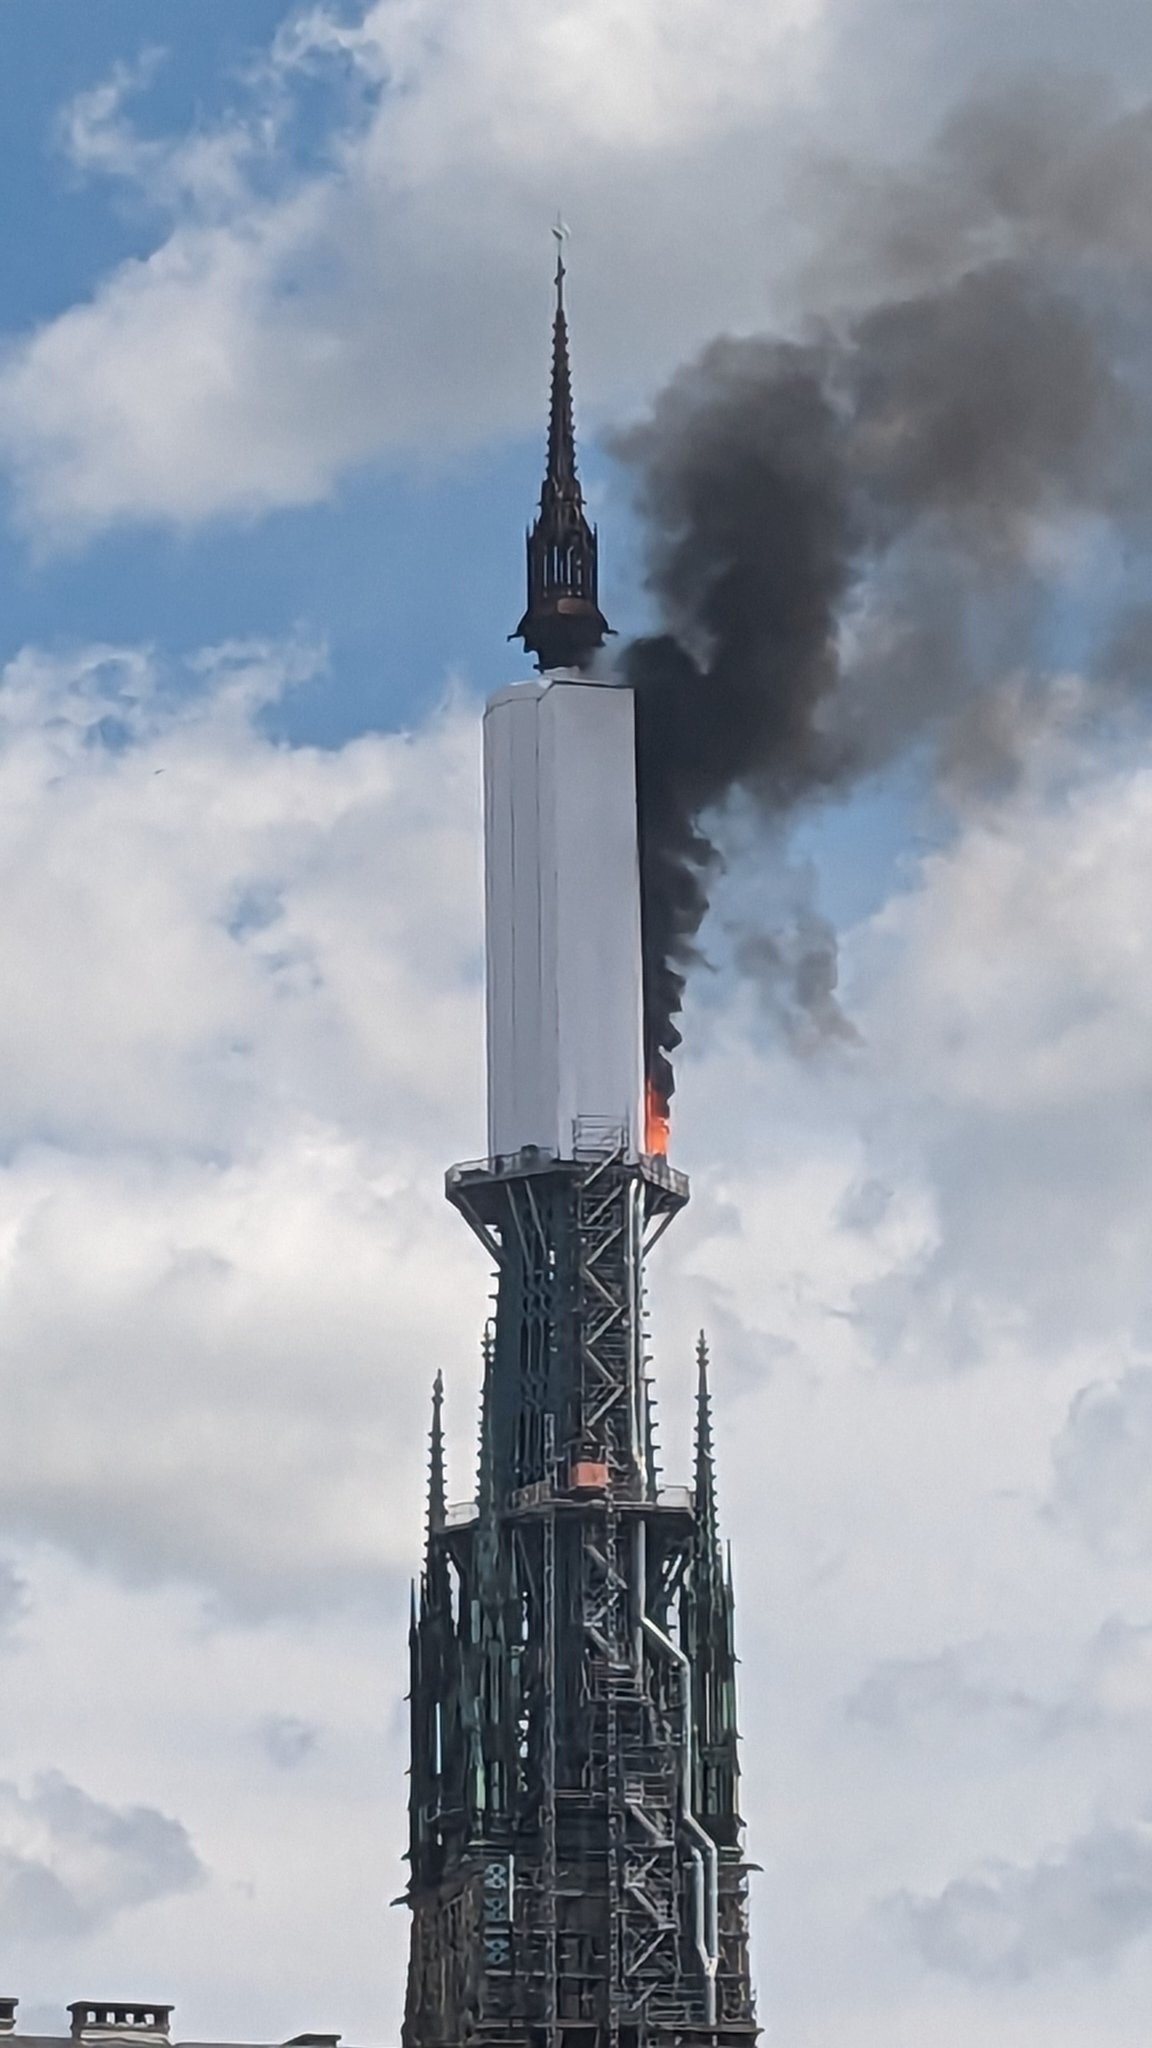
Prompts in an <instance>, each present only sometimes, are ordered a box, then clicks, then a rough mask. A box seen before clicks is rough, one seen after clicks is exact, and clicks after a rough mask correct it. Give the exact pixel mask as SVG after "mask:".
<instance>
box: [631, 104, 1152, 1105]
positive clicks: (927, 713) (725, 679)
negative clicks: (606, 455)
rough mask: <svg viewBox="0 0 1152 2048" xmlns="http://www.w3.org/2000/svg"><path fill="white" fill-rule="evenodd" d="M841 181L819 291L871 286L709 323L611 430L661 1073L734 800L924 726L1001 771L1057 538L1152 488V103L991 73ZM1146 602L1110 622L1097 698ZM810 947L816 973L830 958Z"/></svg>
mask: <svg viewBox="0 0 1152 2048" xmlns="http://www.w3.org/2000/svg"><path fill="white" fill-rule="evenodd" d="M829 190H831V191H832V192H833V193H834V194H836V193H838V194H839V212H840V218H839V221H838V223H837V224H836V225H835V226H834V227H832V228H830V230H829V236H828V253H827V256H826V260H825V262H824V264H823V267H822V271H821V272H820V275H819V282H820V287H821V293H822V296H823V298H824V299H825V300H826V301H829V300H831V299H832V298H834V297H835V295H836V293H837V291H838V290H839V292H840V293H841V295H842V297H852V298H854V300H855V305H854V310H852V311H851V312H850V313H848V314H841V315H840V316H839V317H832V316H830V315H828V314H825V315H824V316H823V318H822V319H821V320H820V321H819V323H817V322H816V321H813V322H812V323H811V325H810V326H809V328H808V329H807V330H806V331H804V332H803V333H802V334H801V335H800V338H798V339H790V340H771V339H763V338H758V339H757V338H754V339H721V340H718V341H715V342H713V343H712V344H711V345H710V346H709V347H708V348H707V349H706V350H705V351H704V353H703V355H702V356H701V357H700V358H699V360H698V361H697V362H695V363H694V364H692V365H691V366H690V367H688V368H687V369H685V370H683V371H681V372H680V373H679V374H678V375H677V376H676V377H675V378H674V379H673V380H672V382H671V383H670V385H669V386H668V387H667V389H666V390H664V391H663V393H662V394H661V395H660V396H659V398H658V399H657V400H656V402H655V405H654V406H653V408H652V411H651V413H650V415H649V417H648V418H647V419H646V420H644V421H643V422H641V423H640V424H639V425H637V426H635V427H633V428H632V429H630V430H628V431H627V432H625V433H622V434H620V435H618V436H617V437H616V439H615V442H614V444H613V452H614V453H615V454H616V455H617V456H618V457H619V458H621V459H622V460H623V462H624V463H625V464H626V465H627V466H628V467H629V469H630V470H631V472H632V476H633V479H634V489H635V498H636V503H637V507H638V510H639V513H640V515H641V519H642V521H643V525H644V531H645V534H646V546H647V561H646V580H647V585H648V588H649V591H650V593H651V595H652V597H653V599H654V601H655V604H656V608H657V610H658V613H659V616H660V619H661V622H662V625H663V630H662V631H660V632H658V633H656V634H653V635H651V636H649V637H646V638H643V639H640V640H636V641H634V642H633V643H632V644H631V645H630V646H629V647H628V648H627V649H626V650H625V653H624V656H623V675H624V679H625V680H626V681H627V682H628V683H630V684H631V686H632V688H633V689H634V690H635V693H636V705H637V730H638V738H637V749H638V772H639V791H640V812H641V843H642V856H641V858H642V883H643V906H644V939H645V972H646V992H645V993H646V1030H647V1051H648V1068H649V1073H650V1075H651V1077H652V1079H653V1081H654V1082H655V1084H656V1086H657V1087H658V1089H659V1090H660V1092H661V1093H662V1094H663V1095H664V1096H665V1097H667V1096H668V1095H669V1094H670V1092H671V1087H672V1071H671V1054H672V1053H673V1051H674V1049H675V1047H676V1046H677V1044H678V1043H679V1032H678V1028H677V1016H678V1013H679V1009H680V1003H681V997H682V993H683V988H684V979H685V975H686V972H687V971H688V969H689V968H690V966H691V964H692V962H693V960H694V959H695V958H696V957H697V943H698V933H699V929H700V925H701V922H702V919H703V917H704V913H705V911H706V909H707V907H708V901H709V892H710V889H711V887H712V885H713V883H714V880H715V877H716V875H717V873H718V872H719V870H720V868H721V867H722V864H723V863H722V859H721V854H720V851H719V847H718V837H719V838H721V839H722V836H723V815H724V810H725V807H726V806H729V805H730V804H731V803H732V800H733V799H739V800H742V801H743V802H744V803H745V804H747V803H751V805H752V806H753V807H756V808H758V809H759V811H760V813H761V814H762V815H763V817H764V818H765V819H766V820H772V821H776V822H777V823H778V822H779V821H780V820H786V819H787V817H788V815H789V814H790V813H791V812H793V811H794V810H795V808H796V807H797V806H798V805H800V804H802V803H805V802H807V801H810V800H812V799H813V798H817V797H819V796H821V795H822V794H823V795H831V794H835V793H836V792H837V791H843V790H845V789H847V788H849V787H851V786H852V785H854V784H855V783H856V782H857V781H858V780H859V779H860V778H862V777H864V776H866V775H869V774H873V773H875V772H877V771H878V770H881V769H883V768H884V767H885V766H887V765H889V764H891V763H892V762H893V761H894V760H895V759H897V758H899V757H902V756H906V755H907V754H908V753H909V752H910V751H911V750H915V749H919V750H921V751H922V752H923V754H924V757H925V760H926V761H927V762H928V763H929V765H931V766H933V767H934V768H935V770H936V772H937V773H940V774H945V775H947V776H948V777H949V778H951V779H952V780H953V781H957V780H962V779H964V778H969V779H971V780H985V781H986V780H987V779H988V778H989V777H990V776H1005V775H1011V774H1012V772H1013V771H1014V768H1015V766H1016V765H1017V764H1018V762H1019V760H1020V758H1021V757H1022V754H1023V751H1024V750H1025V749H1026V746H1027V743H1028V737H1029V733H1030V732H1032V731H1035V729H1036V727H1037V725H1038V724H1041V725H1042V724H1043V721H1044V717H1045V715H1046V705H1047V703H1048V701H1049V699H1050V696H1051V692H1052V686H1053V680H1054V676H1055V673H1056V671H1057V669H1058V668H1059V666H1060V661H1059V660H1058V659H1057V658H1056V656H1055V654H1054V647H1053V631H1054V628H1053V619H1054V616H1055V614H1056V609H1057V605H1058V600H1059V591H1060V585H1061V582H1062V579H1063V578H1064V575H1065V565H1066V563H1067V561H1068V559H1069V554H1070V552H1071V554H1072V555H1075V554H1076V552H1077V549H1079V550H1080V551H1081V552H1083V550H1084V548H1086V547H1087V545H1088V543H1089V541H1092V544H1093V545H1098V544H1099V543H1100V540H1101V536H1110V537H1111V539H1112V540H1113V541H1116V542H1118V543H1121V544H1122V545H1123V546H1125V547H1127V548H1128V550H1129V552H1130V553H1131V550H1132V548H1133V546H1134V545H1135V546H1137V547H1139V548H1143V546H1144V543H1145V540H1146V531H1145V529H1146V524H1147V515H1148V512H1149V509H1150V507H1152V464H1150V462H1149V456H1150V454H1152V433H1150V431H1149V421H1150V413H1152V408H1150V405H1149V396H1150V390H1152V374H1150V356H1152V350H1150V336H1152V289H1150V285H1152V109H1149V108H1138V109H1135V110H1123V109H1120V108H1118V107H1116V106H1114V105H1110V104H1109V103H1108V102H1107V100H1106V98H1105V95H1104V92H1103V89H1102V88H1098V87H1096V86H1093V85H1085V84H1083V83H1075V82H1073V83H1068V82H1064V83H1054V84H1049V85H1047V86H1045V87H1044V88H1043V89H1036V88H1034V89H1031V90H1030V91H1029V92H1028V93H1026V94H1025V93H1016V94H1007V93H1006V94H1002V95H1001V96H1000V97H998V98H997V99H995V100H984V101H983V102H981V103H980V104H978V105H970V106H968V107H966V108H965V109H964V110H963V111H962V112H961V113H959V114H958V115H956V116H955V117H954V118H953V119H952V120H951V122H950V123H949V125H948V127H947V128H946V129H945V130H944V131H943V133H942V134H941V135H940V136H939V138H938V139H937V142H936V144H935V146H934V148H933V150H932V152H931V153H930V155H929V157H928V159H927V160H926V161H925V162H924V163H922V164H921V165H919V166H918V167H917V168H916V169H915V170H914V171H907V170H905V171H902V172H900V173H898V174H892V175H890V176H888V177H887V178H882V177H877V176H872V177H870V178H869V179H867V180H864V179H863V178H862V175H861V174H859V173H855V174H849V173H847V172H846V173H845V174H844V176H843V178H842V179H839V180H838V179H837V177H836V176H835V175H832V174H826V176H825V181H824V191H823V203H824V204H825V205H827V200H828V192H829ZM877 280H879V281H880V289H879V290H877V286H876V281H877ZM869 289H870V291H871V297H870V298H869ZM1089 609H1091V607H1089ZM1148 617H1149V612H1148V609H1147V605H1146V604H1145V607H1144V610H1143V612H1142V613H1141V614H1140V615H1139V616H1138V617H1137V616H1136V614H1133V618H1132V620H1131V621H1130V622H1129V624H1128V626H1127V627H1126V626H1125V623H1124V621H1123V620H1122V619H1118V618H1117V617H1116V616H1112V617H1111V618H1109V619H1108V620H1107V621H1105V620H1104V619H1103V618H1101V619H1100V620H1098V621H1097V622H1096V623H1097V626H1098V628H1099V631H1100V633H1101V634H1103V635H1104V637H1105V638H1106V639H1107V648H1108V652H1107V653H1105V651H1104V650H1103V647H1102V650H1101V654H1100V658H1099V661H1098V664H1097V676H1098V686H1099V692H1100V694H1101V696H1102V697H1103V696H1106V695H1107V694H1108V692H1109V691H1114V690H1115V689H1116V688H1117V687H1118V683H1122V682H1123V681H1126V680H1129V679H1130V677H1131V672H1132V668H1133V660H1132V649H1133V648H1135V649H1138V648H1139V647H1140V645H1141V644H1142V643H1143V642H1144V641H1146V640H1147V638H1148V631H1149V629H1148ZM1125 649H1127V650H1128V654H1127V657H1125V658H1122V656H1123V655H1124V650H1125ZM1118 650H1119V651H1118ZM1056 653H1057V654H1058V650H1056ZM1084 653H1085V650H1084V649H1079V650H1078V658H1079V659H1080V660H1081V661H1083V659H1084ZM1088 653H1089V656H1091V649H1089V650H1088ZM1125 659H1126V661H1127V669H1126V670H1125ZM1089 666H1091V660H1089ZM776 944H777V942H776V941H775V940H774V939H773V938H772V936H771V935H767V936H766V937H765V939H764V941H763V943H759V944H757V943H752V944H751V945H749V944H747V943H746V944H745V945H744V947H743V948H742V952H743V958H744V963H745V964H746V965H750V966H751V967H752V968H753V969H754V970H756V969H757V966H759V968H760V969H762V968H763V967H764V966H765V964H768V965H771V964H772V962H773V959H774V957H775V955H774V952H773V948H774V946H776ZM777 950H778V947H777ZM821 973H822V974H823V976H824V983H823V984H822V987H823V993H824V996H827V995H828V994H830V993H831V991H834V988H835V962H834V956H833V958H832V962H831V966H830V967H829V966H828V965H827V963H826V964H825V966H824V967H823V968H822V969H821ZM829 975H830V976H831V979H830V980H829ZM817 993H819V991H818V992H817ZM822 999H823V998H822ZM825 1007H826V1008H827V1004H825ZM828 1014H829V1015H835V1016H836V1017H838V1016H839V1011H838V1009H837V1008H836V1006H835V1004H834V1002H833V1004H832V1007H831V1010H830V1011H829V1012H828Z"/></svg>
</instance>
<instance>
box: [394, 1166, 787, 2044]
mask: <svg viewBox="0 0 1152 2048" xmlns="http://www.w3.org/2000/svg"><path fill="white" fill-rule="evenodd" d="M575 1152H576V1156H575V1157H574V1158H573V1159H572V1160H565V1161H560V1160H555V1159H552V1158H550V1157H547V1156H544V1155H541V1154H539V1153H536V1152H528V1153H521V1154H519V1155H517V1156H516V1157H514V1158H510V1159H502V1160H497V1161H494V1162H489V1163H486V1164H483V1165H476V1166H470V1167H458V1168H455V1169H453V1171H452V1172H451V1173H450V1174H449V1176H448V1195H449V1199H450V1200H451V1201H452V1202H453V1203H454V1204H455V1206H456V1207H457V1209H458V1210H459V1211H460V1212H461V1214H462V1215H463V1216H464V1217H465V1219H466V1221H467V1222H468V1223H469V1224H470V1226H471V1227H472V1229H473V1230H474V1231H475V1232H476V1234H477V1235H478V1237H479V1238H480V1239H481V1241H482V1242H483V1244H484V1245H485V1247H486V1249H487V1250H488V1252H489V1253H490V1255H491V1256H492V1258H493V1260H494V1262H495V1264H496V1267H497V1272H498V1293H497V1305H496V1316H495V1323H494V1326H493V1328H492V1329H491V1330H490V1331H489V1334H488V1336H487V1338H486V1340H485V1348H484V1391H483V1402H482V1416H481V1429H480V1458H479V1475H478V1477H479V1484H478V1489H477V1499H476V1501H475V1502H474V1503H469V1504H468V1506H467V1507H466V1508H451V1507H449V1506H448V1504H447V1498H446V1489H445V1476H444V1447H443V1432H442V1426H441V1402H442V1392H441V1382H440V1379H439V1377H438V1378H437V1383H436V1390H435V1393H434V1397H433V1424H432V1438H431V1473H430V1484H429V1508H428V1536H427V1551H426V1558H425V1564H424V1569H423V1573H422V1576H421V1580H420V1585H419V1589H418V1593H416V1594H415V1595H414V1599H413V1612H412V1625H411V1656H412V1688H411V1715H412V1775H411V1806H410V1815H411V1833H410V1846H409V1857H410V1863H411V1875H410V1887H409V1894H408V1898H409V1903H410V1905H411V1908H412V1914H413V1924H412V1947H411V1959H410V1965H409V1978H408V2000H407V2011H406V2017H405V2027H404V2042H405V2048H462V2044H464V2043H466V2042H468V2043H485V2044H488V2048H641V2044H653V2048H661V2044H668V2048H671V2044H672V2043H673V2042H675V2043H678V2044H685V2048H705V2044H707V2048H736V2044H737V2043H748V2042H750V2041H752V2040H753V2039H754V2038H755V2035H756V2031H757V2029H756V2023H755V2015H754V2009H753V2000H752V1993H751V1987H750V1981H749V1972H748V1957H747V1927H746V1892H747V1870H748V1865H747V1864H746V1863H745V1861H744V1856H743V1850H742V1830H741V1821H740V1815H739V1809H738V1773H737V1734H736V1717H735V1656H734V1650H733V1637H732V1587H731V1578H730V1573H729V1572H728V1570H727V1569H726V1567H725V1565H724V1562H723V1560H722V1556H721V1551H720V1544H719V1539H718V1534H717V1526H716V1504H715V1485H714V1473H713V1455H712V1437H711V1420H710V1411H709V1396H708V1379H707V1354H706V1351H705V1348H704V1341H703V1338H701V1341H700V1347H699V1353H698V1368H699V1392H698V1411H697V1436H696V1472H695V1487H694V1489H691V1490H690V1489H688V1488H686V1487H685V1488H675V1489H674V1488H662V1487H661V1486H660V1484H659V1479H658V1471H657V1461H656V1453H655V1447H654V1441H653V1426H652V1403H651V1390H650V1384H649V1381H648V1379H647V1376H646V1361H645V1357H644V1348H643V1339H642V1266H643V1258H644V1255H645V1251H646V1250H647V1249H648V1248H649V1247H650V1246H651V1244H652V1243H653V1242H654V1241H655V1238H656V1237H657V1236H658V1235H659V1234H660V1233H661V1232H662V1231H663V1229H664V1228H665V1227H666V1225H667V1224H668V1222H669V1221H671V1219H672V1217H673V1216H674V1215H675V1214H676V1212H677V1211H678V1210H679V1209H680V1208H681V1207H682V1206H683V1204H684V1202H685V1201H686V1200H687V1196H688V1188H687V1182H686V1181H685V1179H684V1177H683V1176H682V1175H680V1174H677V1173H676V1172H674V1171H673V1170H672V1169H671V1168H670V1167H669V1166H668V1165H667V1164H666V1162H665V1161H663V1160H662V1159H656V1158H647V1159H644V1160H643V1161H641V1162H640V1163H636V1162H631V1161H629V1160H628V1158H627V1156H626V1153H625V1150H624V1147H623V1143H622V1142H621V1141H620V1139H619V1137H618V1135H617V1134H616V1133H614V1132H612V1131H610V1130H606V1129H604V1128H600V1129H591V1128H589V1129H586V1130H585V1131H584V1132H583V1134H582V1139H581V1142H579V1143H578V1144H577V1146H576V1148H575Z"/></svg>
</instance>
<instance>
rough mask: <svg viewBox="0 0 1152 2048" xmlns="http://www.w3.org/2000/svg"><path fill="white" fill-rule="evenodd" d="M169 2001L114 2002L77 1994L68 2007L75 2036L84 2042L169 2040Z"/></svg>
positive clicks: (170, 2021) (170, 2014)
mask: <svg viewBox="0 0 1152 2048" xmlns="http://www.w3.org/2000/svg"><path fill="white" fill-rule="evenodd" d="M173 2009H174V2008H173V2007H172V2006H170V2005H153V2004H152V2003H151V2001H149V2003H148V2004H146V2005H138V2004H136V2003H135V2002H134V2001H132V2002H129V2003H127V2004H121V2003H119V2002H117V2003H115V2004H113V2003H111V2002H107V2003H106V2002H105V2001H104V2000H103V1999H94V1998H78V1999H76V2000H75V2001H74V2003H73V2004H72V2005H70V2006H69V2007H68V2011H69V2014H70V2016H71V2020H72V2039H73V2040H74V2041H84V2042H92V2043H95V2042H113V2041H115V2042H123V2041H128V2040H133V2041H140V2042H141V2043H143V2042H158V2043H168V2042H169V2041H170V2040H171V2038H172V2013H173Z"/></svg>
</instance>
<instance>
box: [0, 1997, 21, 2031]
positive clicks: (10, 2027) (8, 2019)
mask: <svg viewBox="0 0 1152 2048" xmlns="http://www.w3.org/2000/svg"><path fill="white" fill-rule="evenodd" d="M19 2003H20V2000H19V1999H18V1998H0V2034H14V2033H15V2032H16V2007H17V2006H18V2005H19Z"/></svg>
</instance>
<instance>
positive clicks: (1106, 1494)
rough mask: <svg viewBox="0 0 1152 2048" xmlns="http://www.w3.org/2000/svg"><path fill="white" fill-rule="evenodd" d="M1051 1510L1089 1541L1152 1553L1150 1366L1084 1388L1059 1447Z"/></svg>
mask: <svg viewBox="0 0 1152 2048" xmlns="http://www.w3.org/2000/svg"><path fill="white" fill-rule="evenodd" d="M1053 1464H1054V1468H1055V1469H1054V1486H1053V1494H1052V1507H1053V1511H1054V1513H1055V1514H1056V1515H1057V1516H1058V1517H1059V1518H1060V1519H1061V1520H1063V1521H1065V1522H1066V1523H1068V1524H1070V1525H1071V1526H1072V1527H1073V1528H1075V1529H1078V1530H1079V1531H1080V1533H1081V1534H1082V1535H1083V1536H1084V1537H1086V1538H1087V1540H1088V1542H1089V1543H1092V1544H1096V1545H1099V1546H1100V1547H1101V1548H1102V1549H1104V1550H1105V1551H1112V1552H1114V1553H1116V1554H1118V1555H1120V1556H1122V1557H1135V1558H1147V1557H1148V1556H1149V1554H1150V1553H1152V1368H1150V1367H1149V1366H1146V1365H1140V1366H1133V1367H1132V1369H1131V1370H1130V1371H1129V1372H1126V1373H1125V1374H1124V1375H1123V1376H1122V1378H1120V1379H1119V1380H1100V1381H1094V1382H1093V1383H1092V1384H1091V1385H1090V1386H1086V1387H1083V1388H1081V1389H1080V1391H1079V1392H1078V1393H1077V1395H1076V1397H1075V1399H1074V1400H1073V1402H1072V1405H1071V1408H1070V1410H1069V1414H1068V1420H1067V1422H1066V1424H1065V1426H1064V1428H1063V1430H1062V1431H1061V1433H1060V1436H1059V1437H1058V1438H1057V1440H1056V1443H1055V1445H1054V1447H1053Z"/></svg>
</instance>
